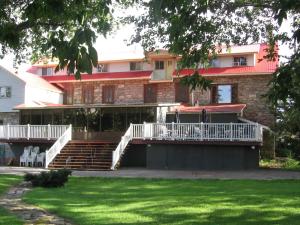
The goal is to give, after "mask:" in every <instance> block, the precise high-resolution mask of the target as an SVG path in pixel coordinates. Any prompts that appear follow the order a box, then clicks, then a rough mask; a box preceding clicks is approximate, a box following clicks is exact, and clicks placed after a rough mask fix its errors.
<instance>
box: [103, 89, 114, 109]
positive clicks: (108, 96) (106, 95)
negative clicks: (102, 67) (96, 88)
mask: <svg viewBox="0 0 300 225" xmlns="http://www.w3.org/2000/svg"><path fill="white" fill-rule="evenodd" d="M114 100H115V86H113V85H106V86H103V87H102V103H108V104H112V103H114Z"/></svg>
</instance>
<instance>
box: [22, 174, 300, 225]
mask: <svg viewBox="0 0 300 225" xmlns="http://www.w3.org/2000/svg"><path fill="white" fill-rule="evenodd" d="M24 200H25V201H26V202H29V203H33V204H36V205H39V206H41V207H43V208H45V209H48V210H49V211H52V212H54V213H56V214H58V215H61V216H63V217H66V218H69V219H71V220H72V221H73V222H75V223H77V224H80V225H86V224H89V225H97V224H183V225H187V224H200V225H202V224H214V225H223V224H230V225H232V224H239V225H240V224H243V225H248V224H249V225H252V224H258V225H263V224H270V225H271V224H272V225H274V224H284V225H285V224H287V225H293V224H299V221H300V181H250V180H249V181H245V180H237V181H231V180H227V181H219V180H155V179H153V180H146V179H124V178H123V179H122V178H119V179H113V178H76V177H71V179H70V181H69V183H68V184H67V185H66V186H65V187H64V188H58V189H43V188H36V189H34V190H33V191H31V192H30V193H27V194H26V196H25V198H24Z"/></svg>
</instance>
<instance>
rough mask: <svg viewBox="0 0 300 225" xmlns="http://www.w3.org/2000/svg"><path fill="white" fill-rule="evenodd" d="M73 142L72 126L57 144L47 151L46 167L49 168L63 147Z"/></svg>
mask: <svg viewBox="0 0 300 225" xmlns="http://www.w3.org/2000/svg"><path fill="white" fill-rule="evenodd" d="M70 140H72V125H70V126H69V127H68V129H67V130H66V131H65V132H64V133H63V135H61V136H60V137H59V138H58V139H57V140H56V142H55V143H54V144H53V145H52V146H51V148H50V149H49V150H48V151H46V163H45V167H46V168H48V166H49V164H50V163H51V162H52V160H53V159H54V158H55V157H56V156H57V155H58V154H59V153H60V151H61V150H62V149H63V147H64V146H65V145H66V144H67V143H68V142H69V141H70Z"/></svg>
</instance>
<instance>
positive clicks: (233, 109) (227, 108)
mask: <svg viewBox="0 0 300 225" xmlns="http://www.w3.org/2000/svg"><path fill="white" fill-rule="evenodd" d="M245 107H246V104H223V105H201V106H185V105H180V106H176V107H174V108H173V110H172V112H175V110H178V112H179V113H201V111H202V110H203V109H205V110H206V112H208V113H240V112H241V111H242V110H243V109H244V108H245Z"/></svg>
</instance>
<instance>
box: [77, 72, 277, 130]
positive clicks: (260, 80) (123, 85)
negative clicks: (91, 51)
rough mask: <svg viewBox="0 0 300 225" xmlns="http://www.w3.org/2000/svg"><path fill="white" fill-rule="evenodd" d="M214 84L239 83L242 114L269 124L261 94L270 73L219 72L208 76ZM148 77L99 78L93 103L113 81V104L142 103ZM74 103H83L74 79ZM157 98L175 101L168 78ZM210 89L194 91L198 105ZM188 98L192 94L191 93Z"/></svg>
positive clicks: (206, 100)
mask: <svg viewBox="0 0 300 225" xmlns="http://www.w3.org/2000/svg"><path fill="white" fill-rule="evenodd" d="M209 79H211V80H213V82H214V83H216V84H234V83H235V84H238V102H239V103H245V104H247V108H246V109H245V111H244V117H245V118H247V119H249V120H252V121H257V122H259V123H262V124H264V125H267V126H272V125H273V123H274V117H273V115H272V114H271V113H270V112H269V110H268V108H267V106H266V102H265V100H264V99H263V98H262V95H263V94H265V93H266V91H267V89H268V86H267V85H268V82H269V81H270V79H271V75H252V76H250V75H249V76H247V75H243V76H227V77H226V76H218V77H216V76H215V77H209ZM147 83H149V81H148V80H125V81H101V82H93V84H94V103H95V104H101V103H102V87H103V85H115V103H114V104H143V103H144V84H147ZM73 85H74V104H81V103H82V96H81V95H82V93H81V92H82V86H81V85H82V83H79V82H78V83H74V84H73ZM156 85H157V102H158V103H174V102H175V85H174V83H171V82H163V83H157V84H156ZM210 98H211V94H210V91H196V92H194V100H195V101H197V100H198V101H199V104H200V105H207V104H210V102H211V100H210ZM190 100H191V97H190Z"/></svg>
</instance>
